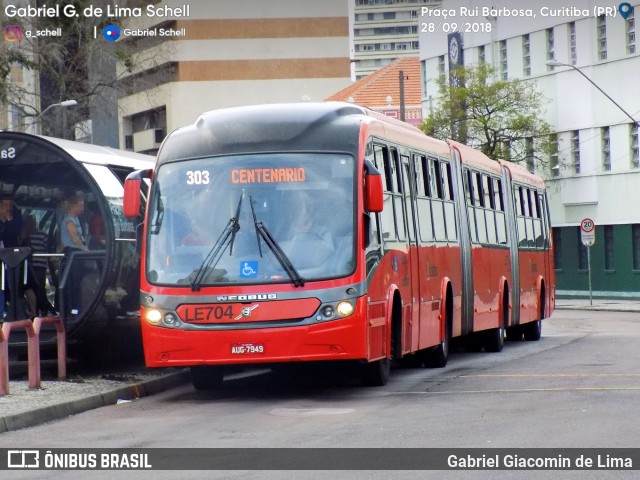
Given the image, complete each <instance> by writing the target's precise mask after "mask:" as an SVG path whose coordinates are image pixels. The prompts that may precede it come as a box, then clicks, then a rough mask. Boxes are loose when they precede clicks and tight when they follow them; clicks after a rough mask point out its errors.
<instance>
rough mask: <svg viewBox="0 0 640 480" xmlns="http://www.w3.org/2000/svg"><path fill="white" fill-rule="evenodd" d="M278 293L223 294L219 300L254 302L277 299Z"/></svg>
mask: <svg viewBox="0 0 640 480" xmlns="http://www.w3.org/2000/svg"><path fill="white" fill-rule="evenodd" d="M277 298H278V295H277V294H275V293H263V294H257V295H221V296H219V297H217V300H218V302H253V301H256V300H275V299H277Z"/></svg>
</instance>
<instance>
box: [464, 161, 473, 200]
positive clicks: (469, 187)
mask: <svg viewBox="0 0 640 480" xmlns="http://www.w3.org/2000/svg"><path fill="white" fill-rule="evenodd" d="M464 189H465V193H466V196H467V205H475V203H474V201H473V177H472V176H471V170H468V169H465V175H464Z"/></svg>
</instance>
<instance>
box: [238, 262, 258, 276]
mask: <svg viewBox="0 0 640 480" xmlns="http://www.w3.org/2000/svg"><path fill="white" fill-rule="evenodd" d="M257 276H258V262H257V261H250V262H242V263H241V264H240V278H256V277H257Z"/></svg>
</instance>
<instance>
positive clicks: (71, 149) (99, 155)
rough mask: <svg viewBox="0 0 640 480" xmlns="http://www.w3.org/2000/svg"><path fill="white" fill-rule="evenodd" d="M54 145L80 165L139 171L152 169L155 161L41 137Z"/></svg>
mask: <svg viewBox="0 0 640 480" xmlns="http://www.w3.org/2000/svg"><path fill="white" fill-rule="evenodd" d="M41 138H43V139H45V140H47V141H49V142H51V143H53V144H54V145H57V146H58V147H60V148H62V149H63V150H64V151H66V152H67V153H68V154H69V155H71V156H72V157H73V158H75V159H76V160H78V161H79V162H82V163H93V164H96V165H116V166H120V167H131V168H133V169H136V170H139V169H143V168H152V167H153V163H152V162H154V161H155V159H154V157H152V156H150V155H143V154H140V153H135V152H129V151H126V150H117V149H115V148H111V147H103V146H100V145H92V144H89V143H81V142H73V141H71V140H63V139H62V138H54V137H44V136H43V137H41Z"/></svg>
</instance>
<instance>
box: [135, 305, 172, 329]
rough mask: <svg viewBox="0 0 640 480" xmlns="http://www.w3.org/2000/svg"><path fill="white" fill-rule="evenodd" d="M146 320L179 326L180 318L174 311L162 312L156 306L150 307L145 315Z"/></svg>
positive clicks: (152, 323)
mask: <svg viewBox="0 0 640 480" xmlns="http://www.w3.org/2000/svg"><path fill="white" fill-rule="evenodd" d="M144 318H145V320H146V321H147V322H148V323H150V324H151V325H162V326H164V327H178V326H179V325H180V319H179V318H178V316H177V315H176V314H175V313H173V312H167V313H164V314H163V313H162V312H161V311H160V310H156V309H155V308H149V309H147V310H146V312H145V315H144Z"/></svg>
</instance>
